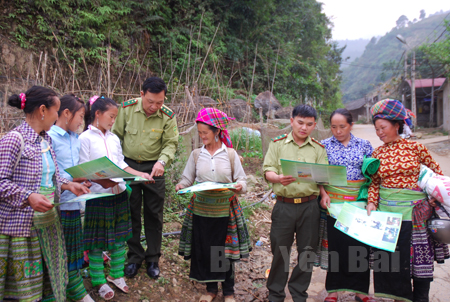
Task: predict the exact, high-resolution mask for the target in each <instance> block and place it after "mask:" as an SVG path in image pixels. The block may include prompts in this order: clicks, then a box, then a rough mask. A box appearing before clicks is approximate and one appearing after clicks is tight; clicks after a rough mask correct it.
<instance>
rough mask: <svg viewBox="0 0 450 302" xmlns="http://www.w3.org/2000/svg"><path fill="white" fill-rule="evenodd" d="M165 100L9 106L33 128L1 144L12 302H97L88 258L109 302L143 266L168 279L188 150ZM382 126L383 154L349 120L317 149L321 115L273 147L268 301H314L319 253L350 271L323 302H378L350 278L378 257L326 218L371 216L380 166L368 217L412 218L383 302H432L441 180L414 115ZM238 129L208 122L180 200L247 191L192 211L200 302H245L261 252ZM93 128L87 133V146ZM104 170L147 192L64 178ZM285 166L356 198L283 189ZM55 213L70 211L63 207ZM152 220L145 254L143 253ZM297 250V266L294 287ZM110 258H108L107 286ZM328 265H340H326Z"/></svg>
mask: <svg viewBox="0 0 450 302" xmlns="http://www.w3.org/2000/svg"><path fill="white" fill-rule="evenodd" d="M166 92H167V87H166V85H165V83H164V82H163V80H161V79H160V78H157V77H152V78H149V79H147V80H146V81H145V82H144V83H143V85H142V91H141V97H140V98H136V99H132V100H129V101H125V102H123V103H122V104H121V106H118V105H117V103H116V102H115V101H114V100H112V99H110V98H107V97H98V96H94V97H92V98H91V99H89V101H88V102H87V104H85V103H84V102H83V101H82V100H80V99H79V98H77V97H76V96H75V95H71V94H69V95H64V96H63V97H61V98H59V97H58V96H57V94H56V93H55V92H54V91H52V90H51V89H48V88H44V87H39V86H33V87H32V88H31V89H29V90H28V91H27V92H26V93H21V94H20V95H13V96H11V97H10V98H9V105H11V106H13V107H16V108H19V109H21V110H23V111H24V113H25V115H26V118H25V121H24V122H23V123H22V124H21V125H20V126H18V127H17V128H15V129H14V130H13V131H11V132H9V133H8V134H6V135H5V136H4V137H3V138H2V139H1V140H0V163H1V165H0V300H18V301H66V300H72V301H93V299H92V298H91V297H90V296H89V295H88V294H87V292H86V289H85V287H84V285H83V280H82V277H81V273H80V269H81V268H82V266H83V258H84V254H85V253H86V251H87V253H88V258H89V268H90V276H91V282H92V285H93V286H97V288H98V292H99V295H100V296H101V297H102V298H103V299H105V300H110V299H112V298H113V297H114V290H113V289H112V288H111V287H110V286H109V284H114V286H115V287H116V288H118V289H120V290H121V291H123V292H125V293H128V292H129V290H130V289H129V288H128V286H127V284H126V281H125V279H124V276H126V277H128V278H133V277H134V276H136V275H137V273H138V271H139V269H140V268H141V266H142V263H143V262H144V261H145V263H146V271H147V274H148V275H149V277H151V278H154V279H156V278H158V276H159V274H160V269H159V264H158V260H159V257H160V256H161V239H162V224H163V208H164V207H163V205H164V196H165V178H164V172H165V169H166V167H167V166H168V165H170V164H171V162H172V161H173V159H174V156H175V151H176V149H177V145H178V128H177V123H176V119H175V114H174V113H173V112H172V111H171V110H170V109H169V108H168V107H166V106H165V105H164V99H165V96H166ZM371 112H372V115H373V122H374V125H375V130H376V133H377V135H378V137H379V138H380V139H381V140H382V141H383V142H384V145H382V146H381V147H378V148H376V149H375V150H374V149H373V148H372V146H371V144H370V143H369V142H368V141H366V140H364V139H361V138H357V137H355V136H354V135H353V134H352V133H351V130H352V126H353V120H352V116H351V114H350V113H349V112H348V111H347V110H345V109H337V110H336V111H334V112H333V113H332V114H331V117H330V126H331V131H332V133H333V136H332V137H331V138H328V139H326V140H324V141H322V142H318V141H317V140H315V139H314V138H312V137H311V133H312V131H313V130H314V128H315V126H316V119H317V112H316V110H315V109H314V108H313V107H311V106H308V105H298V106H296V107H295V108H294V110H293V112H292V117H291V127H292V131H291V132H290V133H289V134H285V135H281V136H279V137H276V138H274V139H272V140H273V141H272V142H271V143H270V145H269V149H268V151H267V154H266V156H265V159H264V164H263V171H264V177H265V179H266V180H267V181H268V182H269V183H271V184H272V185H273V192H274V193H275V194H276V204H275V206H274V208H273V211H272V226H271V231H270V241H271V251H272V254H273V260H272V265H271V269H270V273H269V276H268V279H267V288H268V290H269V300H270V301H275V302H279V301H284V299H285V286H286V283H288V288H289V291H290V293H291V295H292V298H293V300H294V301H295V302H300V301H302V302H304V301H306V299H307V297H308V294H307V289H308V287H309V284H310V281H311V275H312V267H311V264H312V263H311V261H312V262H314V260H315V257H314V259H312V260H311V257H310V255H311V254H313V255H316V251H318V255H319V257H318V260H317V263H318V265H320V266H322V268H325V269H326V268H338V269H337V270H336V269H335V270H329V271H328V273H327V277H326V284H325V288H326V290H327V291H328V296H327V297H326V299H325V301H327V302H334V301H337V299H338V292H340V291H351V292H355V294H356V296H355V299H356V300H357V301H362V302H370V301H374V300H373V298H371V297H369V296H368V291H369V283H370V268H369V265H368V266H367V269H365V270H362V271H361V270H359V271H354V270H352V267H351V265H349V260H350V258H349V257H351V256H350V252H349V251H350V249H351V248H352V247H358V248H359V251H363V252H364V253H365V254H366V255H372V256H373V255H375V254H376V250H375V249H373V248H370V247H368V246H367V245H364V244H363V243H361V242H359V241H357V240H354V239H352V238H351V237H349V236H347V235H345V234H344V233H342V232H340V231H338V230H337V229H335V228H334V224H335V222H336V219H335V218H333V217H332V216H329V215H328V213H327V208H329V207H330V204H331V203H333V202H341V201H342V200H346V201H349V202H352V203H354V204H355V205H357V206H360V207H361V202H359V203H358V202H357V197H358V195H359V194H358V193H359V191H360V189H361V187H362V186H363V185H364V184H366V185H368V184H367V180H366V179H367V175H365V172H364V171H363V170H362V166H363V162H364V160H365V159H367V158H370V157H371V158H373V159H376V160H379V165H380V166H379V169H378V170H377V172H376V173H375V174H373V175H372V176H371V180H370V181H369V183H370V186H369V190H368V194H367V195H368V198H367V206H366V207H365V208H366V209H367V214H368V215H370V213H371V211H374V210H377V209H380V210H382V211H387V212H398V213H401V214H402V215H403V222H402V225H401V230H400V234H399V240H398V244H397V252H396V253H399V257H398V259H399V263H398V266H399V269H397V270H392V271H391V269H388V270H387V271H376V270H374V287H375V295H377V296H381V297H387V298H391V299H394V300H396V301H415V302H422V301H428V293H429V289H430V282H431V281H432V279H433V263H434V261H435V260H436V261H438V262H443V261H444V259H446V258H448V257H449V253H448V248H447V246H446V245H443V244H440V243H438V242H434V241H433V240H432V239H431V238H430V236H429V235H428V233H427V230H426V220H427V219H428V218H430V217H431V215H432V206H434V203H433V199H428V197H427V196H426V194H424V193H423V192H422V191H421V190H420V189H419V188H418V186H417V180H418V175H419V171H420V165H426V166H427V167H429V168H430V169H432V170H433V171H434V172H436V173H439V174H442V171H441V169H440V167H439V164H438V163H436V162H435V161H434V160H433V158H432V157H431V155H430V153H429V152H428V150H427V149H426V148H425V147H424V146H423V145H422V144H420V143H417V142H413V141H408V140H405V139H403V138H401V137H400V134H401V133H402V128H403V125H404V120H405V119H407V118H408V114H407V112H406V109H405V107H403V105H402V104H401V103H400V102H399V101H396V100H390V99H387V100H383V101H380V102H378V103H377V104H375V105H374V106H373V108H372V109H371ZM231 119H232V118H231V117H228V116H227V115H226V114H225V113H224V112H222V111H220V110H218V109H215V108H204V109H202V110H200V112H199V113H198V116H197V118H196V123H197V129H198V134H199V136H200V138H201V139H202V142H203V147H201V148H199V149H195V150H193V151H192V153H191V154H190V156H189V159H188V161H187V164H186V167H185V169H184V172H183V174H182V175H181V180H180V182H179V183H178V184H177V185H176V188H175V189H176V191H178V190H180V189H183V188H185V187H189V186H191V185H193V184H194V183H195V182H197V183H202V182H207V181H213V182H221V183H232V182H236V185H235V187H234V189H232V190H228V189H224V190H211V191H202V192H196V193H195V194H193V196H192V198H191V200H190V203H189V205H188V208H187V213H186V216H185V220H184V223H183V226H182V231H181V237H180V246H179V254H180V255H181V256H183V257H184V258H185V259H186V260H190V261H191V268H190V273H189V277H190V278H191V279H192V280H196V281H198V282H203V283H206V291H207V293H206V294H204V295H202V296H201V297H200V300H199V301H200V302H211V301H212V300H213V299H214V298H215V297H216V296H217V294H218V290H219V287H218V282H222V291H223V295H224V299H225V301H226V302H234V301H235V300H234V263H235V262H236V261H238V260H240V259H241V258H247V257H249V253H250V250H251V243H250V237H249V234H248V230H247V226H246V222H245V219H244V216H243V213H242V209H241V206H240V203H239V201H238V198H237V194H239V193H242V192H245V191H246V187H247V186H246V175H245V172H244V170H243V167H242V163H241V160H240V158H239V155H238V154H237V152H236V151H235V150H234V149H233V145H232V142H231V139H230V136H229V134H228V132H227V125H228V123H229V121H230V120H231ZM83 121H84V124H85V129H84V132H82V134H81V135H80V136H78V134H77V132H79V131H78V130H79V129H80V127H81V126H82V124H83ZM104 156H106V157H108V158H109V159H110V160H111V161H112V162H113V163H114V164H116V165H117V166H119V167H120V168H122V169H124V170H125V171H127V172H129V173H131V174H134V175H136V176H140V177H142V178H145V179H147V180H148V181H147V182H132V183H130V184H129V185H126V183H121V182H119V183H117V182H113V181H111V180H88V179H84V178H83V179H72V177H71V176H70V175H69V174H68V173H66V172H65V171H64V170H65V169H67V168H70V167H73V166H76V165H78V164H81V163H85V162H89V161H91V160H95V159H98V158H101V157H104ZM280 159H286V160H294V161H300V162H308V163H316V164H331V165H341V166H346V167H347V186H342V187H336V186H331V185H323V186H322V185H317V184H310V183H302V182H298V181H297V178H295V177H293V176H292V175H283V172H282V168H281V163H280ZM88 192H100V193H111V194H112V195H111V196H107V197H101V198H95V199H91V200H88V201H87V202H86V204H85V206H83V205H82V204H80V203H77V202H67V201H70V200H72V199H74V198H75V197H76V196H78V195H81V194H85V193H88ZM57 203H61V204H60V205H59V207H55V206H54V204H57ZM82 212H84V222H83V223H82ZM141 217H143V221H144V233H145V239H146V242H147V248H146V249H144V247H143V246H142V244H141V231H142V219H141ZM294 240H295V242H296V245H297V251H298V255H299V258H298V264H297V265H296V266H295V267H294V269H293V271H292V274H291V276H290V278H289V263H290V261H289V255H290V252H291V247H292V245H293V243H294ZM125 243H126V244H127V246H128V252H126V246H125ZM316 247H318V248H317V249H316ZM105 251H109V252H110V265H111V269H110V272H109V275H108V276H105V273H104V264H103V259H104V258H103V253H104V252H105ZM330 252H335V253H336V254H337V255H339V257H338V258H335V257H328V254H329V253H330ZM126 253H127V257H126V255H125V254H126ZM286 256H287V257H286ZM126 258H128V261H127V264H126V265H125V260H126ZM369 258H370V257H369V256H368V257H367V259H369ZM375 260H377V259H373V260H372V261H375ZM368 261H369V260H368ZM388 267H390V266H389V265H388ZM393 267H394V266H392V268H393ZM288 278H289V281H288ZM411 278H412V280H413V285H412V284H411Z"/></svg>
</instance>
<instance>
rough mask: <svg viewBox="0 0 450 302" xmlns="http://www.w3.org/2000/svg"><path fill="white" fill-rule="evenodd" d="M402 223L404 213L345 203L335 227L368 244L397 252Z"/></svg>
mask: <svg viewBox="0 0 450 302" xmlns="http://www.w3.org/2000/svg"><path fill="white" fill-rule="evenodd" d="M401 225H402V214H401V213H392V212H381V211H372V212H371V213H370V216H367V210H363V209H360V208H358V207H357V206H354V205H352V204H350V203H345V204H344V206H343V207H342V209H341V212H340V214H339V217H338V218H337V220H336V223H335V224H334V227H335V228H337V229H338V230H340V231H341V232H344V233H345V234H347V235H348V236H350V237H353V238H355V239H356V240H358V241H361V242H362V243H365V244H367V245H370V246H373V247H376V248H379V249H382V250H386V251H389V252H395V247H396V246H397V241H398V235H399V233H400V227H401Z"/></svg>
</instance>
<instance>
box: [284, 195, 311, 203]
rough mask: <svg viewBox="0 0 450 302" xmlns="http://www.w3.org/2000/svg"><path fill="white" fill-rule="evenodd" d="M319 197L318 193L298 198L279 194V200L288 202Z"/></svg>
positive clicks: (301, 201) (298, 201)
mask: <svg viewBox="0 0 450 302" xmlns="http://www.w3.org/2000/svg"><path fill="white" fill-rule="evenodd" d="M316 198H317V195H310V196H306V197H298V198H288V197H283V196H277V200H278V201H282V202H286V203H304V202H307V201H310V200H314V199H316Z"/></svg>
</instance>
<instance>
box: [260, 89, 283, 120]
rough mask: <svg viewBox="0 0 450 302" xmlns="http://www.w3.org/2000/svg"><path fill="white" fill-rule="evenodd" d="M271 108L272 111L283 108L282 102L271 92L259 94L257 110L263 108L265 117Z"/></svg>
mask: <svg viewBox="0 0 450 302" xmlns="http://www.w3.org/2000/svg"><path fill="white" fill-rule="evenodd" d="M269 106H270V110H275V111H276V110H278V109H280V108H282V106H281V104H280V102H279V101H278V100H277V99H276V98H275V96H274V95H273V93H271V92H270V91H264V92H261V93H260V94H258V96H257V97H256V99H255V108H256V109H259V108H262V109H263V114H264V115H265V114H267V111H269Z"/></svg>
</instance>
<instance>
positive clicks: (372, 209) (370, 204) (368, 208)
mask: <svg viewBox="0 0 450 302" xmlns="http://www.w3.org/2000/svg"><path fill="white" fill-rule="evenodd" d="M366 210H367V216H370V212H372V211H376V210H377V206H376V205H375V204H374V203H373V202H369V204H368V205H367V206H366Z"/></svg>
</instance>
